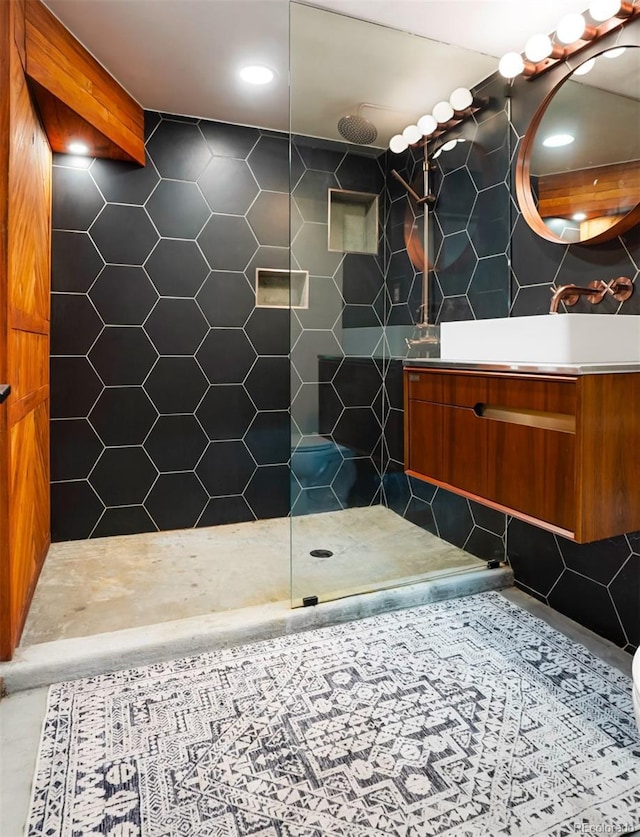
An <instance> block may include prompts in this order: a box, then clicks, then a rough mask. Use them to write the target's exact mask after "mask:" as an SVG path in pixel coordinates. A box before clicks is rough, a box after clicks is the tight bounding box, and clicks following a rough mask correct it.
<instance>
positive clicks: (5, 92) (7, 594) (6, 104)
mask: <svg viewBox="0 0 640 837" xmlns="http://www.w3.org/2000/svg"><path fill="white" fill-rule="evenodd" d="M12 7H13V4H12V3H4V2H0V33H1V34H0V137H3V138H4V137H6V138H7V141H6V142H4V141H2V142H0V383H10V381H8V380H7V375H8V372H9V369H8V359H7V343H8V339H7V338H8V335H7V328H8V311H7V308H8V306H7V290H8V278H9V277H8V268H9V247H8V244H9V136H10V134H9V131H10V113H11V93H10V81H11V41H12V40H13V13H12V12H13V8H12ZM8 412H9V405H8V404H7V402H5V403H4V404H0V660H8V659H11V654H12V652H13V641H12V637H13V635H14V629H13V625H12V618H11V566H10V561H9V434H8V424H9V422H8Z"/></svg>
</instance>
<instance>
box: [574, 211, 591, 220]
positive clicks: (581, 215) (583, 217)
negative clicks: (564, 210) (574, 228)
mask: <svg viewBox="0 0 640 837" xmlns="http://www.w3.org/2000/svg"><path fill="white" fill-rule="evenodd" d="M571 217H572V218H573V220H574V221H586V220H587V213H586V212H576V213H575V215H572V216H571Z"/></svg>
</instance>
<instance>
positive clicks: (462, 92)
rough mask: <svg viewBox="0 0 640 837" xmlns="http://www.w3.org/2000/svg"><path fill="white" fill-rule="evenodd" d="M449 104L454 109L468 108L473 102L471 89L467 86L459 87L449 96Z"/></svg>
mask: <svg viewBox="0 0 640 837" xmlns="http://www.w3.org/2000/svg"><path fill="white" fill-rule="evenodd" d="M449 104H450V105H451V107H452V108H453V109H454V110H458V111H460V110H466V109H467V108H470V107H471V105H472V104H473V96H472V95H471V91H470V90H467V88H466V87H457V88H456V89H455V90H454V91H453V93H452V94H451V95H450V96H449Z"/></svg>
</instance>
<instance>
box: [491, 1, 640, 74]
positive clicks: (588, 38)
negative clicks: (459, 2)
mask: <svg viewBox="0 0 640 837" xmlns="http://www.w3.org/2000/svg"><path fill="white" fill-rule="evenodd" d="M589 16H590V17H591V19H592V20H593V23H588V22H587V20H586V18H585V17H584V15H580V14H569V15H565V16H564V17H563V18H562V19H561V20H560V22H559V23H558V26H557V28H556V32H555V38H554V39H553V40H552V39H551V38H549V37H548V36H547V35H532V37H531V38H529V40H528V41H527V44H526V46H525V51H524V56H523V55H521V54H520V53H519V52H508V53H506V54H505V55H503V56H502V58H501V59H500V63H499V65H498V71H499V72H500V74H501V75H502V76H504V78H509V79H511V78H515V77H516V76H519V75H523V76H525V77H526V78H527V79H533V78H536V77H537V76H539V75H541V74H542V73H546V72H547V70H550V69H551V67H554V66H555V65H556V64H557V63H558V62H559V61H565V60H566V59H567V58H569V57H570V56H572V55H575V54H576V53H577V52H580V51H581V50H583V49H585V48H586V47H587V46H589V45H590V44H592V43H593V42H594V41H597V40H598V38H602V37H603V36H604V35H608V34H609V32H612V31H613V30H614V29H618V28H621V27H623V26H626V25H627V23H629V22H630V21H632V20H634V19H635V18H637V17H640V0H634V2H627V1H626V0H591V4H590V6H589Z"/></svg>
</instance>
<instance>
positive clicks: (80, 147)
mask: <svg viewBox="0 0 640 837" xmlns="http://www.w3.org/2000/svg"><path fill="white" fill-rule="evenodd" d="M67 151H68V152H69V154H88V153H89V146H88V145H87V144H86V143H84V142H77V141H74V142H70V143H69V145H68V146H67Z"/></svg>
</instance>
